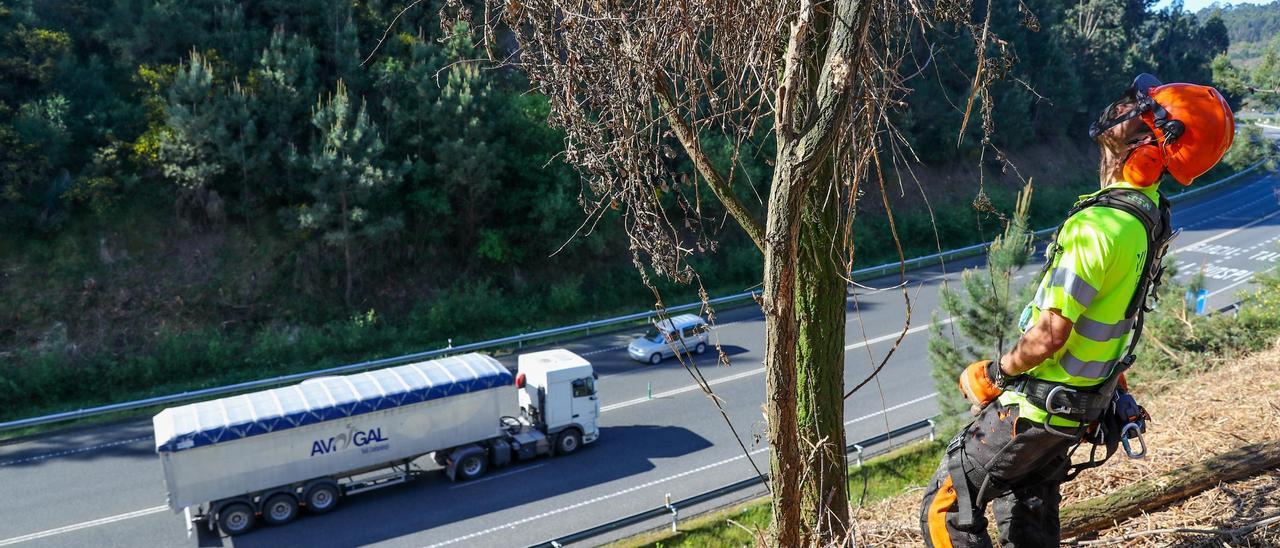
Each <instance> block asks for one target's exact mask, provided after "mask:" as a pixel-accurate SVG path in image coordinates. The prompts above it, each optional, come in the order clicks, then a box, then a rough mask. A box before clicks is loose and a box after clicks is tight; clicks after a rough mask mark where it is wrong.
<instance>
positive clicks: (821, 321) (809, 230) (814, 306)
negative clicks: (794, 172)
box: [796, 167, 849, 540]
mask: <svg viewBox="0 0 1280 548" xmlns="http://www.w3.org/2000/svg"><path fill="white" fill-rule="evenodd" d="M833 184H834V182H833V181H832V180H831V176H830V169H829V167H827V168H826V169H824V170H823V171H822V172H820V174H819V177H818V179H817V181H815V184H814V185H813V186H812V188H811V189H810V191H809V195H808V197H807V199H806V204H805V205H806V207H805V212H804V214H803V217H802V218H801V227H800V252H799V257H798V269H797V281H798V283H797V284H796V316H797V320H798V322H799V328H800V337H799V344H798V347H799V348H798V354H797V359H796V383H797V390H796V407H797V424H798V426H799V432H800V454H801V457H802V458H803V459H804V462H805V469H806V470H808V471H809V472H808V473H807V474H806V475H805V477H804V478H803V479H802V481H801V484H800V497H801V504H800V512H801V518H800V519H801V524H802V527H803V534H804V535H805V536H806V537H808V539H809V540H817V539H828V540H829V539H833V538H841V537H843V536H845V534H846V533H847V529H848V527H849V505H848V484H847V480H848V478H847V475H846V474H847V470H848V467H847V466H846V465H845V454H844V448H845V437H844V414H843V413H842V410H843V409H844V326H845V282H844V278H843V277H842V276H841V272H840V271H841V270H842V266H841V265H840V264H838V263H839V260H838V258H837V257H836V256H834V255H833V254H832V253H831V252H830V250H831V248H832V245H831V244H832V242H831V240H832V238H834V237H835V234H836V232H837V230H838V228H839V227H838V226H837V223H838V222H839V216H838V210H839V208H838V207H836V204H830V203H828V202H829V201H830V200H831V199H838V198H834V196H832V195H831V191H832V188H831V186H832V185H833ZM824 204H825V205H826V206H827V207H823V205H824Z"/></svg>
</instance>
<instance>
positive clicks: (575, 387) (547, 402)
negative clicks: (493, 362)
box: [516, 348, 600, 453]
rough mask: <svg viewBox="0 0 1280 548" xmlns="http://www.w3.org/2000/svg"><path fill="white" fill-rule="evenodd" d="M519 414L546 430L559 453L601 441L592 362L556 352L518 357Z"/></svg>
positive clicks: (598, 404) (547, 351)
mask: <svg viewBox="0 0 1280 548" xmlns="http://www.w3.org/2000/svg"><path fill="white" fill-rule="evenodd" d="M516 389H517V390H518V391H519V393H520V413H521V414H522V415H523V416H524V418H525V419H526V420H528V421H529V422H530V423H532V424H535V425H539V426H541V427H543V428H545V429H546V430H545V431H546V434H547V437H548V438H549V439H551V440H554V442H553V443H554V444H555V445H554V446H555V449H556V451H557V452H559V453H572V452H574V451H575V450H577V448H578V446H579V445H580V444H584V443H591V442H594V441H596V439H597V438H599V437H600V428H599V426H598V425H597V424H596V420H597V418H598V417H599V416H600V401H599V398H597V397H596V375H595V370H594V369H593V368H592V367H591V362H588V361H587V360H585V359H583V358H582V357H581V356H579V355H577V354H574V353H573V352H570V351H568V350H565V349H562V348H557V349H555V350H546V351H542V352H533V353H529V354H521V355H520V358H519V361H518V364H517V368H516Z"/></svg>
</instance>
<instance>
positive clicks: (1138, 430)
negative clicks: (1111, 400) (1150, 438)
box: [1120, 422, 1147, 459]
mask: <svg viewBox="0 0 1280 548" xmlns="http://www.w3.org/2000/svg"><path fill="white" fill-rule="evenodd" d="M1130 432H1132V433H1133V434H1132V435H1131V434H1130ZM1134 438H1136V439H1137V440H1138V449H1139V450H1138V452H1137V453H1135V452H1134V451H1133V448H1132V447H1130V446H1129V440H1130V439H1134ZM1120 445H1122V446H1124V453H1125V454H1126V455H1128V456H1129V458H1131V459H1140V458H1143V457H1146V456H1147V440H1145V439H1143V437H1142V427H1141V426H1138V423H1136V422H1131V423H1129V424H1126V425H1124V428H1121V429H1120Z"/></svg>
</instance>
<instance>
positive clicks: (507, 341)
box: [0, 162, 1263, 432]
mask: <svg viewBox="0 0 1280 548" xmlns="http://www.w3.org/2000/svg"><path fill="white" fill-rule="evenodd" d="M1262 163H1263V162H1258V163H1256V164H1254V165H1252V166H1249V167H1248V168H1246V169H1244V170H1242V171H1240V172H1238V173H1236V174H1234V175H1231V176H1229V177H1226V178H1224V179H1222V180H1220V181H1215V182H1213V183H1210V184H1208V185H1205V186H1204V187H1201V188H1197V189H1195V190H1191V191H1187V192H1184V193H1181V194H1178V195H1175V196H1172V197H1170V198H1169V199H1170V200H1171V201H1181V200H1182V199H1185V198H1186V197H1187V196H1190V195H1193V194H1197V193H1200V192H1203V191H1205V190H1209V189H1211V188H1215V187H1217V186H1220V185H1222V184H1225V183H1228V182H1230V181H1233V180H1235V179H1236V178H1239V177H1240V176H1242V175H1244V174H1246V173H1249V172H1251V171H1253V170H1255V169H1257V168H1258V166H1260V165H1262ZM1054 228H1056V227H1050V228H1046V229H1043V230H1038V231H1036V232H1035V234H1036V236H1044V235H1047V234H1049V233H1051V232H1053V230H1054ZM990 245H991V242H985V243H980V244H974V245H970V246H965V247H961V248H958V249H952V250H949V251H943V252H941V253H933V254H930V255H925V256H921V257H914V258H911V259H907V260H906V261H902V262H892V263H885V264H882V265H877V266H872V267H867V268H860V269H858V270H855V271H853V272H851V273H850V277H851V278H852V279H854V280H866V279H872V278H877V277H880V276H883V275H885V274H889V273H891V272H895V271H899V270H901V269H907V270H910V269H915V268H919V267H922V266H927V265H932V264H937V263H941V262H944V261H949V260H953V259H959V258H964V257H969V256H973V255H978V254H980V253H982V252H983V251H986V249H987V247H989V246H990ZM758 294H759V291H747V292H744V293H738V294H735V295H729V296H725V297H719V298H716V299H711V300H709V301H707V304H713V305H714V304H723V303H727V302H734V301H741V300H746V299H750V298H752V297H754V296H755V295H758ZM702 306H703V303H701V302H696V303H689V304H684V305H679V306H673V307H669V308H666V309H665V310H664V311H663V313H664V314H666V313H673V312H684V311H688V310H697V309H699V308H701V307H702ZM657 315H658V312H657V311H646V312H637V313H635V314H627V315H625V316H618V317H616V318H608V319H603V320H596V321H591V322H585V323H580V324H576V325H569V326H564V327H556V328H552V329H544V330H542V331H535V332H533V333H523V334H520V335H513V336H510V337H502V338H498V339H491V340H487V341H480V342H474V343H469V344H463V345H459V346H449V347H447V348H439V349H436V350H428V351H425V352H417V353H414V354H408V355H404V356H396V357H391V358H382V359H378V360H369V361H363V362H358V363H353V364H348V365H341V366H337V367H330V368H326V369H318V370H315V371H306V372H302V373H294V374H291V375H283V376H279V377H272V378H269V379H261V380H256V381H248V382H242V383H237V384H232V385H227V386H218V387H212V388H205V389H201V390H192V391H188V392H181V393H177V394H169V395H165V396H157V397H154V398H146V399H141V400H134V401H129V402H122V403H116V404H110V405H102V406H98V407H91V408H87V409H77V410H75V411H66V412H62V413H54V414H51V415H44V416H40V417H31V418H26V419H18V420H12V421H8V422H0V432H4V431H7V430H14V429H17V428H26V427H31V426H42V425H46V424H55V423H59V422H66V421H72V420H77V419H83V418H88V417H94V416H99V415H105V414H109V413H118V412H121V411H129V410H133V409H141V408H144V407H153V406H157V405H168V404H173V403H182V402H188V401H192V400H197V399H203V398H211V397H216V396H225V395H230V394H237V393H241V392H245V391H248V390H255V389H260V388H269V387H272V386H278V385H282V384H286V383H291V382H296V381H302V380H306V379H309V378H313V377H322V376H325V375H340V374H346V373H355V372H358V371H363V370H365V369H373V368H376V367H387V366H391V365H400V364H405V363H409V362H413V361H417V360H424V359H430V358H435V357H439V356H443V355H446V354H456V353H459V352H471V351H476V350H487V349H492V348H502V347H510V346H516V347H517V348H519V347H521V346H523V345H524V343H526V342H530V341H537V340H543V339H550V338H552V337H557V336H561V335H566V334H570V333H578V332H586V333H590V332H591V330H592V329H600V328H608V327H614V326H619V325H625V324H629V323H634V322H638V321H640V320H651V319H653V318H654V317H655V316H657Z"/></svg>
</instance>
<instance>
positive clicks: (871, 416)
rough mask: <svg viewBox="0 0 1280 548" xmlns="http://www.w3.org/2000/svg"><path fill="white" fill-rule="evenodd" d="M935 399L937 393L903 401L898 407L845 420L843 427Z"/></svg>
mask: <svg viewBox="0 0 1280 548" xmlns="http://www.w3.org/2000/svg"><path fill="white" fill-rule="evenodd" d="M936 397H938V393H937V392H932V393H929V394H925V395H923V396H920V397H918V398H916V399H914V400H907V401H904V402H902V403H900V404H898V405H894V406H892V407H886V408H884V409H881V410H879V411H876V412H875V413H869V414H866V415H863V416H861V417H858V418H856V419H853V420H847V421H844V425H845V426H849V425H850V424H853V423H855V422H862V421H865V420H867V419H870V418H873V417H878V416H880V415H883V414H885V413H888V412H890V411H897V410H899V409H902V408H903V407H906V406H908V405H915V404H917V403H920V402H922V401H924V400H927V399H930V398H936Z"/></svg>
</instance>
